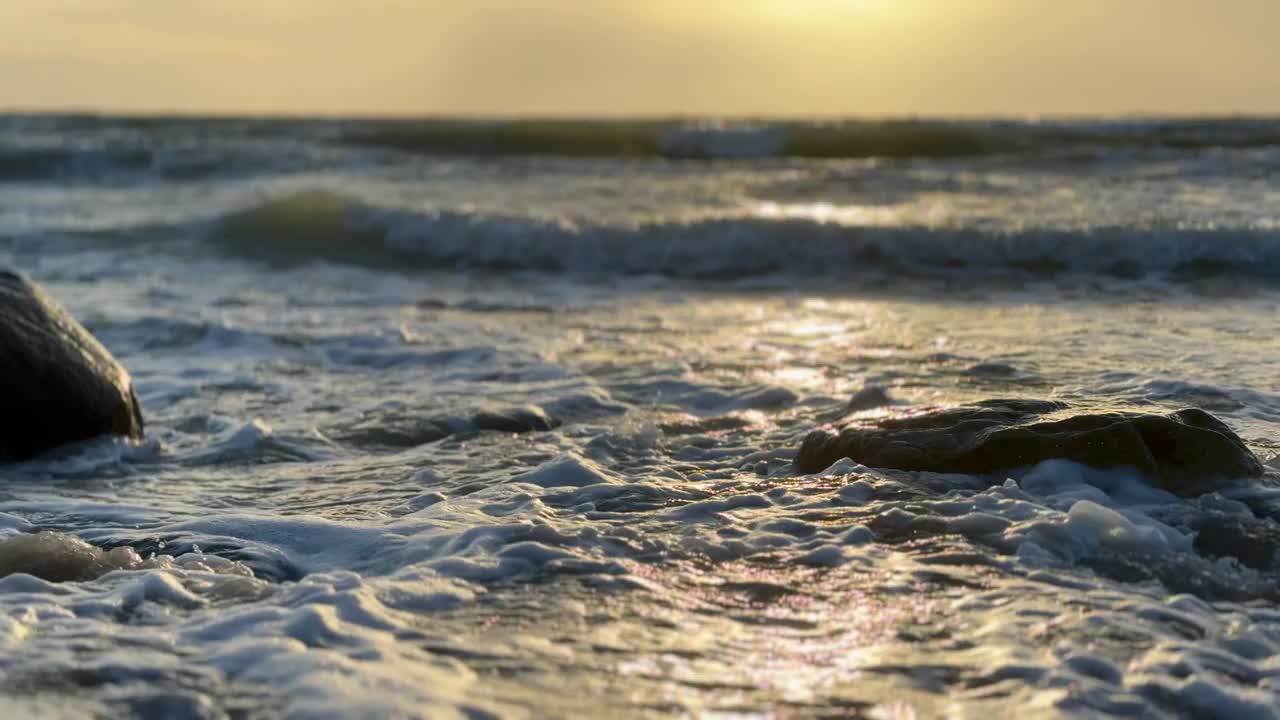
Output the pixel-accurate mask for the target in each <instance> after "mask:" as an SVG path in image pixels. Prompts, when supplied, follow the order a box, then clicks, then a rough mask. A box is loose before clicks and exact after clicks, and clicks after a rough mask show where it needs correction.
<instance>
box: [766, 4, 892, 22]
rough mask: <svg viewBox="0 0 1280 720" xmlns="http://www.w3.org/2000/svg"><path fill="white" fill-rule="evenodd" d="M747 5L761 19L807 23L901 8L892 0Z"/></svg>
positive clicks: (849, 18)
mask: <svg viewBox="0 0 1280 720" xmlns="http://www.w3.org/2000/svg"><path fill="white" fill-rule="evenodd" d="M750 4H751V5H753V6H755V9H756V12H757V13H758V14H760V15H763V16H767V17H771V18H776V19H779V20H791V21H796V20H799V21H811V22H824V21H825V22H833V21H840V20H851V19H857V18H860V17H861V18H866V17H870V16H874V15H883V14H886V13H888V12H889V11H890V10H891V9H893V8H895V7H899V6H901V5H902V3H901V2H896V1H894V0H751V1H750Z"/></svg>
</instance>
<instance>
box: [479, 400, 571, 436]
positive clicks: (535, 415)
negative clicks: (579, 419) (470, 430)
mask: <svg viewBox="0 0 1280 720" xmlns="http://www.w3.org/2000/svg"><path fill="white" fill-rule="evenodd" d="M471 422H473V423H475V426H476V427H477V428H478V429H480V430H497V431H498V432H510V433H523V432H546V431H547V430H554V429H556V428H557V427H559V426H560V421H559V420H556V419H555V418H553V417H550V416H549V415H547V413H546V412H544V411H543V410H542V408H540V407H537V406H536V405H526V406H525V407H520V408H512V409H510V410H503V411H501V412H482V413H479V414H477V415H476V416H475V417H473V418H471Z"/></svg>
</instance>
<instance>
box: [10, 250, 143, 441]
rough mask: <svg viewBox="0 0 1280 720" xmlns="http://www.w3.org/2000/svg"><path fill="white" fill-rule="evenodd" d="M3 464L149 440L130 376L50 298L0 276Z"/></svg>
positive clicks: (12, 276) (14, 276)
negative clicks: (102, 441)
mask: <svg viewBox="0 0 1280 720" xmlns="http://www.w3.org/2000/svg"><path fill="white" fill-rule="evenodd" d="M0 392H3V396H4V402H5V408H4V413H3V414H0V461H15V460H25V459H28V458H31V457H33V456H35V455H39V454H40V453H42V452H44V451H46V450H51V449H53V448H56V447H58V446H61V445H66V444H69V443H73V442H79V441H83V440H89V439H91V438H94V437H97V436H99V435H121V436H124V437H129V438H135V439H140V438H142V413H141V411H140V410H139V408H138V400H137V398H136V397H135V396H134V393H133V385H132V382H131V381H130V379H129V373H128V372H127V371H126V370H125V369H124V368H123V367H121V365H120V363H118V362H116V360H115V358H113V357H112V356H111V353H110V352H108V351H107V349H106V348H104V347H103V346H102V344H101V343H99V342H98V341H97V340H96V339H94V337H93V336H92V335H90V334H89V332H88V331H87V330H85V329H84V327H82V326H81V325H80V323H78V322H76V320H75V318H73V317H71V316H70V315H69V314H68V313H67V312H66V311H65V310H63V309H62V307H61V306H59V305H58V303H57V302H56V301H55V300H54V299H53V298H51V297H49V295H48V294H47V293H45V292H44V291H43V290H41V289H40V288H39V287H37V286H36V285H35V284H34V283H32V282H30V281H29V280H27V279H26V278H24V277H23V276H21V275H19V274H17V273H14V272H10V271H6V270H0Z"/></svg>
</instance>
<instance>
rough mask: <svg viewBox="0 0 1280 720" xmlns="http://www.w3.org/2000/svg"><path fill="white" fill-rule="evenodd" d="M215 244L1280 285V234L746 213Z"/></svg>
mask: <svg viewBox="0 0 1280 720" xmlns="http://www.w3.org/2000/svg"><path fill="white" fill-rule="evenodd" d="M210 239H211V241H212V242H213V243H214V244H215V245H216V246H217V247H219V248H221V249H223V250H225V251H228V252H230V253H232V254H235V255H243V256H251V257H255V258H259V259H264V260H268V261H271V262H274V263H278V264H297V263H302V262H306V261H310V260H329V261H337V262H348V263H354V264H361V265H370V266H405V265H418V266H453V267H468V268H489V269H505V270H532V271H548V272H574V273H588V274H590V273H600V274H624V275H645V274H654V275H667V276H673V277H698V278H729V279H731V278H739V277H748V276H758V275H766V274H783V275H796V276H802V277H823V276H827V277H835V278H839V277H842V276H845V275H851V274H857V273H859V272H864V271H890V272H892V273H893V274H895V275H908V276H911V275H940V276H946V275H954V274H967V275H981V274H987V273H993V274H1005V273H1023V274H1031V275H1054V274H1059V273H1082V274H1095V275H1106V276H1112V277H1118V278H1139V277H1143V276H1148V275H1171V276H1173V277H1174V278H1175V279H1176V278H1178V277H1179V276H1182V275H1188V276H1190V275H1194V276H1196V277H1200V278H1203V277H1207V276H1208V277H1211V276H1214V275H1221V274H1229V273H1233V274H1238V275H1245V276H1249V277H1253V278H1260V279H1280V233H1277V231H1275V230H1261V229H1258V230H1255V229H1227V230H1220V229H1163V228H1160V229H1150V230H1147V229H1141V228H1119V227H1115V228H1112V227H1101V228H1095V229H1090V230H1058V229H1046V230H1027V231H1018V232H1013V231H1010V232H994V231H985V230H979V229H933V228H928V227H910V226H908V227H874V226H851V225H845V224H840V223H836V222H823V221H821V220H813V219H804V218H791V217H776V216H772V217H768V216H766V217H756V216H751V215H749V214H744V215H742V216H726V217H718V218H707V219H701V220H691V221H660V222H651V223H639V224H629V225H624V224H583V223H573V222H569V221H560V220H553V219H540V218H536V217H526V216H516V215H505V216H504V215H496V214H487V213H480V212H464V211H428V212H413V211H408V210H402V209H390V208H383V207H377V206H372V205H368V204H365V203H362V202H360V201H356V200H354V199H350V198H347V197H344V196H342V195H338V194H334V193H330V192H320V191H317V192H304V193H296V194H291V195H286V196H283V197H278V198H276V199H271V200H268V201H265V202H263V203H261V204H259V205H257V206H254V207H250V208H248V209H245V210H242V211H239V212H236V213H233V214H231V215H228V216H226V217H223V218H222V219H221V220H219V221H217V222H216V223H215V224H214V225H213V229H212V231H211V233H210Z"/></svg>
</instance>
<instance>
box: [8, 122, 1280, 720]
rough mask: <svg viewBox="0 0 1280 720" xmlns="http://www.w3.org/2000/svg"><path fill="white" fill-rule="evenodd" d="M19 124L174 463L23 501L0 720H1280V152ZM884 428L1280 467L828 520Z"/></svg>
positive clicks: (1152, 145) (904, 480) (18, 244)
mask: <svg viewBox="0 0 1280 720" xmlns="http://www.w3.org/2000/svg"><path fill="white" fill-rule="evenodd" d="M8 123H9V125H8V135H7V136H6V138H5V140H4V143H6V144H5V145H4V146H3V149H0V156H3V157H8V158H10V159H12V158H15V157H21V158H24V159H25V160H24V162H26V164H25V165H21V164H18V163H16V162H10V163H9V164H8V165H7V166H6V172H5V173H3V174H2V175H0V264H3V265H8V266H14V267H17V268H18V269H21V270H23V271H24V272H27V273H29V274H30V275H32V277H34V278H35V279H36V280H38V281H39V282H41V283H43V284H44V285H45V286H46V287H47V288H48V289H49V291H50V292H51V293H52V294H54V295H55V296H56V297H58V298H59V300H60V301H62V302H63V303H64V304H65V305H66V306H67V307H68V308H69V309H70V310H71V311H72V312H73V313H74V314H75V315H76V316H77V317H78V318H80V319H81V320H82V321H83V322H84V324H85V325H86V326H87V327H88V328H89V329H90V330H91V331H92V332H93V333H94V334H95V335H96V336H97V337H99V338H100V339H101V340H102V341H103V343H104V344H105V345H107V346H108V347H109V348H110V349H111V350H112V352H113V353H115V354H116V356H117V357H118V358H119V359H120V360H121V361H122V362H123V363H124V364H125V365H126V366H127V367H128V368H129V369H130V371H131V372H132V373H133V375H134V378H135V382H136V384H137V390H138V395H139V398H140V399H141V401H142V404H143V408H144V413H145V415H146V418H147V428H148V440H147V441H146V442H145V443H142V444H137V445H134V444H128V443H124V442H119V441H112V440H103V441H99V442H95V443H91V444H89V445H87V446H83V447H79V448H71V449H68V450H66V451H64V452H61V453H58V454H56V455H55V456H52V457H49V458H45V459H41V460H40V461H37V462H32V463H26V464H23V465H15V466H7V467H5V468H3V469H0V473H2V474H3V476H4V486H3V488H0V571H3V572H4V573H6V574H5V576H4V577H0V644H2V645H3V648H4V651H5V652H4V653H3V656H2V657H0V694H2V695H3V696H4V697H3V700H4V702H5V703H6V705H5V707H6V708H7V709H6V710H5V711H4V712H12V713H14V714H15V716H19V715H20V716H32V717H34V716H41V717H59V716H60V717H68V718H73V717H74V718H79V717H87V716H98V717H130V716H136V717H155V718H160V717H207V718H221V717H253V718H257V717H265V718H272V717H306V718H310V717H335V718H337V717H341V718H349V717H449V716H457V717H471V718H475V717H557V716H571V717H665V716H671V715H700V716H701V715H707V716H733V717H777V716H782V717H808V716H847V715H855V716H856V715H858V714H862V715H867V716H874V717H912V716H914V717H933V716H948V717H951V716H954V717H978V716H982V715H988V716H1005V715H1016V716H1019V717H1029V716H1069V717H1097V716H1122V717H1224V718H1232V720H1239V719H1240V718H1268V717H1275V716H1277V715H1280V710H1278V709H1277V708H1280V607H1278V606H1277V605H1276V600H1277V597H1280V595H1278V594H1277V582H1280V569H1278V568H1277V565H1276V557H1275V551H1276V549H1277V547H1280V525H1278V524H1277V521H1278V520H1280V490H1277V487H1280V486H1277V485H1276V481H1277V479H1280V477H1277V475H1278V469H1277V466H1280V462H1277V460H1276V459H1275V458H1276V457H1277V455H1278V454H1280V384H1278V383H1277V380H1276V379H1277V377H1280V373H1278V372H1277V369H1278V367H1280V366H1278V365H1277V358H1278V357H1280V332H1278V331H1280V322H1278V321H1277V319H1276V318H1277V317H1280V315H1278V314H1277V311H1280V290H1277V286H1276V284H1275V283H1276V278H1277V277H1280V259H1278V258H1280V235H1278V234H1277V232H1278V231H1277V229H1276V228H1277V222H1278V220H1277V216H1276V215H1275V214H1274V212H1273V209H1274V208H1275V207H1280V205H1277V204H1276V202H1277V200H1280V184H1278V183H1277V181H1276V180H1275V174H1274V168H1275V162H1276V158H1277V157H1278V156H1277V155H1276V154H1275V151H1274V148H1273V147H1272V146H1271V145H1269V144H1267V138H1268V137H1270V135H1268V132H1269V129H1268V128H1269V127H1270V126H1269V125H1266V124H1264V123H1262V124H1255V125H1249V124H1243V123H1237V124H1230V123H1227V124H1222V125H1213V124H1205V125H1203V126H1198V125H1186V126H1177V127H1173V128H1172V129H1170V128H1162V127H1160V126H1158V125H1143V124H1140V123H1139V124H1135V125H1130V124H1124V123H1100V124H1097V125H1082V126H1074V125H1073V126H1068V127H1065V129H1064V128H1052V127H1044V126H1012V127H1006V126H1002V125H999V124H995V125H981V126H959V127H960V128H961V130H963V133H961V135H955V134H954V133H952V130H954V128H953V127H952V126H947V128H950V129H948V130H947V133H952V134H947V133H942V135H941V136H940V135H939V133H938V132H934V130H933V129H930V128H924V130H921V129H920V128H917V127H915V126H909V125H908V126H902V127H899V126H858V127H853V128H850V127H845V128H843V129H837V130H829V129H828V130H821V131H819V130H816V129H814V128H813V127H810V126H803V127H767V126H765V127H732V128H727V129H726V128H715V127H707V126H698V127H688V128H681V127H675V128H672V127H643V128H639V129H637V128H634V127H633V128H630V129H625V130H626V132H623V130H620V129H619V128H618V127H616V126H609V127H607V128H605V129H604V130H600V129H598V128H597V129H594V130H593V129H591V128H590V127H585V126H584V127H582V128H577V132H579V135H578V136H575V135H574V134H573V133H568V137H570V138H571V139H572V138H573V137H579V139H578V140H576V141H575V142H578V143H579V144H578V145H575V146H573V147H565V146H563V145H556V143H563V142H568V141H566V140H565V139H564V138H565V137H566V134H565V133H563V132H559V130H557V132H554V133H553V132H551V130H547V129H546V128H544V127H542V126H538V127H536V128H534V129H536V130H537V132H533V130H530V129H529V128H525V129H523V130H521V133H523V134H522V135H521V136H522V137H524V138H526V140H524V141H522V142H532V141H530V140H528V139H527V138H528V137H529V136H530V134H532V135H533V136H535V138H536V139H537V142H540V143H542V145H538V146H534V147H527V146H521V147H515V148H514V149H513V147H512V146H510V145H509V144H504V143H510V142H513V141H511V140H510V139H509V138H508V137H507V136H506V135H503V134H501V133H499V132H498V131H496V130H494V129H492V128H489V127H485V126H467V127H464V128H463V129H462V130H459V129H458V128H454V127H450V126H429V127H426V128H425V129H424V128H423V127H419V126H414V127H408V128H406V127H401V126H385V127H384V126H378V125H376V124H375V125H361V124H359V123H347V124H343V123H328V122H326V123H310V124H308V123H305V122H297V123H276V124H271V123H266V124H260V125H254V124H253V123H241V124H236V123H231V122H225V121H224V122H214V123H209V124H206V125H200V124H195V123H193V122H191V121H189V122H185V123H183V122H175V123H171V124H168V125H166V124H164V123H160V124H158V125H156V126H152V125H145V124H143V125H137V124H130V123H125V122H113V121H103V120H96V121H91V120H88V119H74V118H73V119H61V120H58V121H54V120H50V119H10V120H9V121H8ZM904 128H905V129H904ZM553 129H554V128H553ZM571 129H572V128H571ZM925 130H928V132H924V131H925ZM446 131H447V133H454V134H453V135H448V134H447V133H446ZM908 131H909V132H908ZM979 131H981V133H979ZM939 132H941V131H939ZM956 132H959V131H956ZM458 133H461V135H459V134H458ZM486 133H488V134H486ZM495 133H496V134H495ZM538 133H545V134H544V135H539V134H538ZM592 133H595V134H594V135H593V134H592ZM627 133H631V134H627ZM822 133H827V134H826V135H823V134H822ZM876 133H879V134H876ZM903 133H906V135H903ZM922 133H923V134H922ZM975 133H977V134H978V135H977V138H978V140H981V143H980V147H979V146H977V145H974V143H975V142H977V141H976V140H974V138H975ZM442 137H444V138H445V139H449V138H452V139H453V140H454V141H455V142H459V143H461V142H463V141H464V140H465V142H469V143H472V145H471V146H469V147H470V151H471V154H470V155H456V154H453V155H450V154H447V153H443V152H442V151H441V147H443V146H446V145H448V143H446V142H445V140H442V139H441V138H442ZM904 137H905V138H907V139H903V138H904ZM940 137H941V139H939V138H940ZM459 138H462V139H459ZM581 138H586V139H585V140H582V139H581ZM620 138H621V139H620ZM636 138H641V139H645V138H647V140H645V142H651V143H652V145H653V147H654V148H656V150H653V151H652V152H650V151H646V152H639V151H636V152H624V151H622V150H619V149H618V148H619V147H636V146H635V145H627V144H626V143H633V142H639V141H638V140H636ZM819 139H821V140H822V141H823V143H825V144H823V145H821V147H825V148H835V147H838V148H844V150H841V151H840V152H836V151H835V150H831V151H829V152H826V153H825V155H826V156H827V158H828V159H806V158H808V157H809V156H812V155H815V154H819V153H816V152H810V151H804V150H803V149H804V148H812V147H817V146H818V145H817V141H818V140H819ZM908 140H910V142H908ZM624 141H625V142H624ZM944 141H945V142H944ZM961 141H963V142H961ZM1193 141H1194V142H1193ZM618 143H622V145H619V144H618ZM664 143H665V144H664ZM805 143H808V144H807V145H806V144H805ZM840 143H843V145H841V144H840ZM877 143H879V144H878V145H877ZM939 143H941V144H939ZM946 143H952V145H947V144H946ZM964 143H968V145H965V144H964ZM583 147H587V148H588V149H591V150H592V152H589V153H588V152H579V151H578V149H581V148H583ZM646 147H647V146H646ZM867 147H870V148H872V149H873V150H874V149H875V148H876V147H880V148H884V150H883V151H882V152H881V153H879V154H880V155H889V156H893V157H896V158H897V159H892V160H891V159H883V158H881V159H878V158H876V157H875V155H877V153H875V152H868V151H866V150H865V149H864V148H867ZM940 147H941V148H942V149H941V150H939V149H938V148H940ZM894 148H897V150H894ZM904 148H906V149H904ZM911 148H915V150H912V151H911V152H908V151H907V150H908V149H911ZM921 148H923V149H921ZM947 148H951V150H947ZM957 148H962V149H963V148H968V149H967V150H966V152H963V153H961V152H958V151H957V150H956V149H957ZM944 150H947V151H945V152H944ZM517 151H522V152H517ZM606 151H607V152H606ZM855 151H856V152H855ZM5 153H8V155H5ZM522 153H524V154H522ZM527 153H538V154H527ZM569 155H591V156H592V157H568V156H569ZM664 155H666V156H690V155H691V156H699V157H701V156H705V155H722V156H726V157H727V158H728V159H724V160H718V161H705V160H683V159H673V158H672V157H664ZM761 156H772V157H761ZM832 158H834V159H832ZM877 389H880V390H877ZM881 391H882V392H881ZM855 395H858V397H859V399H860V401H859V405H858V407H859V408H861V409H859V411H858V412H859V413H860V415H857V416H856V417H861V418H863V419H867V420H873V419H874V418H875V417H878V416H881V415H885V414H891V413H897V412H906V411H910V410H912V409H913V408H914V409H918V408H921V407H925V406H934V405H949V404H961V403H965V402H970V401H975V400H982V399H989V398H997V397H1026V398H1039V399H1045V398H1048V399H1054V400H1059V401H1062V402H1065V403H1067V404H1068V405H1070V406H1071V407H1072V408H1073V409H1075V410H1079V411H1091V410H1099V409H1128V410H1142V411H1148V412H1165V411H1167V410H1169V409H1175V408H1181V407H1200V408H1204V409H1206V410H1208V411H1210V412H1212V413H1214V414H1215V415H1217V416H1218V417H1220V418H1222V419H1223V420H1224V421H1226V422H1227V423H1228V424H1230V425H1231V426H1232V427H1233V428H1234V429H1235V430H1236V431H1237V432H1238V433H1239V434H1240V435H1241V436H1242V437H1243V438H1244V439H1245V441H1246V442H1247V443H1248V444H1249V446H1250V447H1251V448H1252V449H1253V450H1254V452H1255V453H1256V454H1257V455H1258V456H1259V457H1261V458H1262V459H1263V460H1264V462H1269V463H1270V465H1269V469H1268V474H1267V476H1266V477H1264V478H1263V479H1262V480H1261V481H1252V482H1249V483H1238V484H1235V485H1233V486H1230V487H1228V488H1226V489H1225V490H1222V491H1221V492H1217V493H1213V494H1209V495H1204V496H1201V497H1195V498H1180V497H1176V496H1174V495H1171V494H1169V493H1166V492H1164V491H1162V490H1159V489H1157V488H1156V487H1154V486H1153V485H1152V484H1150V483H1149V482H1148V479H1146V478H1143V477H1141V476H1139V475H1137V474H1136V473H1135V472H1129V471H1126V470H1123V469H1115V470H1108V471H1101V470H1095V469H1091V468H1086V467H1083V466H1080V465H1075V464H1073V463H1069V462H1065V461H1057V460H1055V461H1048V462H1045V463H1041V464H1040V465H1038V466H1035V467H1033V468H1028V469H1025V470H1023V471H1019V472H1017V473H1013V477H1010V478H1008V479H1004V480H1003V481H1000V480H999V479H997V481H995V482H994V483H993V481H992V480H991V479H989V478H977V477H971V476H965V475H956V474H932V473H906V472H897V471H889V470H883V469H875V468H868V467H863V466H861V465H858V464H856V463H854V462H852V461H849V460H844V461H840V462H838V463H836V464H835V465H834V466H832V467H830V468H828V469H827V470H825V471H824V472H821V473H818V474H816V475H808V476H805V475H801V474H799V473H798V472H797V471H795V470H794V469H793V468H792V466H791V459H792V457H793V456H794V453H795V450H796V448H797V447H798V446H799V442H800V440H801V439H802V438H803V437H804V436H805V434H807V433H808V432H809V431H810V430H812V429H814V428H815V427H818V426H822V425H825V424H828V423H831V422H833V421H835V419H837V418H839V417H841V416H842V415H843V414H844V412H845V409H846V406H847V404H848V403H849V399H850V398H851V397H853V396H855Z"/></svg>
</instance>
